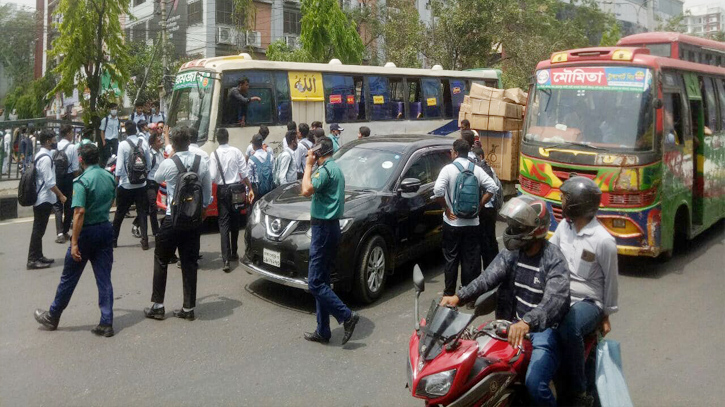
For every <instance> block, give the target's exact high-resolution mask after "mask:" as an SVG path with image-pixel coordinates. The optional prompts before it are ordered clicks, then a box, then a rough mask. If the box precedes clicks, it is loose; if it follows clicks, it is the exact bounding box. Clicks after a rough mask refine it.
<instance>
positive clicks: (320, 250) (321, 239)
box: [307, 219, 352, 339]
mask: <svg viewBox="0 0 725 407" xmlns="http://www.w3.org/2000/svg"><path fill="white" fill-rule="evenodd" d="M339 244H340V221H339V220H337V219H334V220H318V219H313V221H312V241H311V242H310V268H309V271H308V274H307V287H308V288H309V290H310V294H312V295H313V296H314V297H315V305H316V308H317V333H318V334H319V335H320V336H322V337H323V338H325V339H330V337H331V336H332V332H330V314H332V316H333V317H335V319H336V320H337V323H338V324H341V323H343V322H345V321H347V320H348V319H350V316H351V315H352V311H350V308H348V307H347V306H346V305H345V304H344V303H343V302H342V301H341V300H340V298H339V297H338V296H337V294H335V292H334V291H332V288H331V287H330V268H331V267H332V262H333V260H334V259H335V254H336V253H337V249H338V245H339Z"/></svg>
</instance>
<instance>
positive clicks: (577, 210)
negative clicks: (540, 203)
mask: <svg viewBox="0 0 725 407" xmlns="http://www.w3.org/2000/svg"><path fill="white" fill-rule="evenodd" d="M561 193H562V213H563V215H564V217H565V218H566V219H567V220H568V221H571V220H573V219H574V218H581V217H588V218H593V217H594V215H596V214H597V210H598V209H599V204H600V202H601V200H602V191H601V190H600V189H599V187H598V186H597V184H596V183H595V182H594V181H592V180H591V179H589V178H587V177H582V176H579V175H576V176H573V177H570V178H569V179H568V180H566V181H565V182H564V184H563V185H562V186H561Z"/></svg>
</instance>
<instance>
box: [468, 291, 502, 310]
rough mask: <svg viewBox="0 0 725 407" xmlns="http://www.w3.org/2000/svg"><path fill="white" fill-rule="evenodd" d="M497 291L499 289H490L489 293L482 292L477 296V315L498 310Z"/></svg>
mask: <svg viewBox="0 0 725 407" xmlns="http://www.w3.org/2000/svg"><path fill="white" fill-rule="evenodd" d="M497 292H498V290H496V291H489V292H487V293H484V294H481V295H480V296H479V297H478V298H476V305H475V311H474V315H475V316H476V317H480V316H481V315H486V314H490V313H492V312H494V311H495V310H496V297H497V295H496V294H497Z"/></svg>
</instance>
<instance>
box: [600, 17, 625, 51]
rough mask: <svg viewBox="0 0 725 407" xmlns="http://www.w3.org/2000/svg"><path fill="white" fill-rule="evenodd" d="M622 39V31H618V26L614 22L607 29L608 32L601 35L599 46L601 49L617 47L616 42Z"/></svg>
mask: <svg viewBox="0 0 725 407" xmlns="http://www.w3.org/2000/svg"><path fill="white" fill-rule="evenodd" d="M621 38H622V31H621V30H620V29H619V24H617V23H616V22H615V23H614V24H612V25H611V26H610V27H609V30H607V31H605V32H604V33H602V40H601V41H600V42H599V45H601V46H602V47H613V46H615V45H617V42H619V40H620V39H621Z"/></svg>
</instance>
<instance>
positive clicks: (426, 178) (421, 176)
mask: <svg viewBox="0 0 725 407" xmlns="http://www.w3.org/2000/svg"><path fill="white" fill-rule="evenodd" d="M427 161H428V160H426V157H424V156H419V157H418V158H416V159H415V161H414V162H413V164H412V165H411V166H410V167H409V168H408V171H406V172H405V176H403V179H406V178H416V179H418V180H420V183H421V184H427V183H429V182H432V181H431V176H430V171H428V165H427V164H428V163H427Z"/></svg>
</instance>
